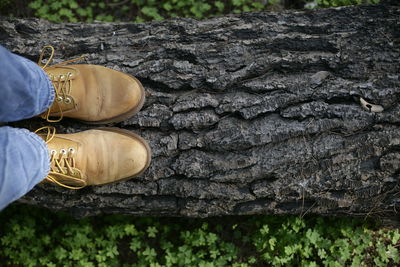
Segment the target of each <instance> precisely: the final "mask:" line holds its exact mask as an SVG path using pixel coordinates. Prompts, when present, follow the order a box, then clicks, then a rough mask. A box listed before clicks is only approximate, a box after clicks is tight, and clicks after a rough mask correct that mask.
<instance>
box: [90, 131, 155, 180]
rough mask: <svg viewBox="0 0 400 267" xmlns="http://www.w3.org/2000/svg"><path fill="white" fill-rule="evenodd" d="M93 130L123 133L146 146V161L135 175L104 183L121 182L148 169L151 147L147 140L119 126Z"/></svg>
mask: <svg viewBox="0 0 400 267" xmlns="http://www.w3.org/2000/svg"><path fill="white" fill-rule="evenodd" d="M94 130H102V131H108V132H114V133H119V134H123V135H125V136H128V137H133V138H135V139H137V140H139V142H141V143H142V144H143V145H144V146H145V147H146V151H147V162H146V165H145V166H144V167H143V169H142V170H141V171H140V172H138V173H137V174H135V175H132V176H129V177H126V178H123V179H120V180H118V181H114V182H110V183H105V184H112V183H117V182H123V181H126V180H129V179H132V178H134V177H137V176H140V175H142V174H143V173H144V172H145V171H146V170H147V169H148V167H149V166H150V163H151V148H150V146H149V144H148V143H147V141H146V140H144V139H143V138H142V137H140V136H139V135H137V134H135V133H132V132H131V131H128V130H125V129H120V128H117V127H99V128H96V129H94ZM101 185H104V184H101Z"/></svg>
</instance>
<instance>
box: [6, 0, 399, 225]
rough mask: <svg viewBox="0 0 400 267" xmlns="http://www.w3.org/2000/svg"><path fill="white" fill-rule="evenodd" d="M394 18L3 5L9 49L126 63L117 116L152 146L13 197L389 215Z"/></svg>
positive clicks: (158, 208) (85, 204)
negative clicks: (88, 13) (119, 169)
mask: <svg viewBox="0 0 400 267" xmlns="http://www.w3.org/2000/svg"><path fill="white" fill-rule="evenodd" d="M399 18H400V7H399V6H395V5H390V4H386V5H370V6H358V7H345V8H330V9H320V10H312V11H301V12H298V11H290V12H282V13H245V14H241V15H230V16H225V17H216V18H212V19H208V20H204V21H196V20H193V19H174V20H168V21H163V22H151V23H144V24H133V23H93V24H84V23H61V24H57V23H50V22H47V21H44V20H38V19H12V18H1V21H0V43H2V44H3V45H4V46H6V47H7V48H9V49H10V50H11V51H13V52H15V53H18V54H20V55H23V56H25V57H27V58H30V59H32V60H35V61H36V60H37V59H38V54H39V50H40V48H41V47H42V46H44V45H49V44H50V45H53V46H54V47H55V48H56V57H55V58H56V60H55V63H57V62H60V61H64V60H67V59H70V58H74V57H77V56H80V55H82V54H84V55H86V59H87V62H88V63H91V64H100V65H103V66H107V67H110V68H113V69H116V70H120V71H123V72H126V73H129V74H131V75H134V76H136V77H137V78H138V79H139V80H140V81H141V82H142V83H143V85H144V87H145V89H146V94H147V101H146V103H145V106H144V108H143V109H142V111H141V112H140V113H138V114H137V115H136V116H134V117H132V118H129V119H127V120H125V121H123V122H122V123H119V124H116V125H113V126H116V127H121V128H125V129H128V130H132V131H135V132H136V133H138V134H140V135H141V136H143V137H144V138H145V139H147V140H148V141H149V143H150V145H151V148H152V150H153V161H152V164H151V166H150V168H149V170H148V171H146V172H145V173H144V174H143V175H142V176H141V177H138V178H136V179H133V180H130V181H126V182H121V183H116V184H111V185H106V186H99V187H87V188H84V189H82V190H78V191H71V190H65V189H63V188H59V187H57V186H54V185H48V184H40V185H38V186H36V187H35V189H34V190H33V191H31V192H30V193H29V194H28V195H27V196H25V197H24V198H23V199H21V200H20V201H21V202H25V203H31V204H36V205H39V206H43V207H47V208H50V209H53V210H66V211H69V212H71V213H73V214H75V215H77V216H88V215H94V214H99V213H103V212H104V213H122V214H134V215H157V216H190V217H208V216H220V215H244V214H300V215H302V216H303V215H305V214H320V215H349V216H373V217H381V218H386V219H391V220H398V214H399V209H400V190H399V189H400V184H399V181H400V102H399V100H400V79H399V73H400V64H399V62H400V58H399V54H400V19H399ZM12 125H13V126H15V127H27V128H29V129H32V130H33V129H35V128H38V127H40V126H43V125H47V124H46V123H45V122H43V121H41V120H38V119H33V120H27V121H22V122H18V123H13V124H12ZM55 126H56V128H57V129H58V132H63V133H68V132H75V131H80V130H85V129H89V128H92V126H87V125H84V124H81V123H78V122H75V121H73V120H63V121H62V122H61V123H57V124H55Z"/></svg>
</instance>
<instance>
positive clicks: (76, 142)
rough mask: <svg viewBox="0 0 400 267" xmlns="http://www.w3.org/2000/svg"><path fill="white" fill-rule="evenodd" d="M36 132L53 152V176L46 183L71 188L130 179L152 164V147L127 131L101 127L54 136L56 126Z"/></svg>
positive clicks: (51, 160)
mask: <svg viewBox="0 0 400 267" xmlns="http://www.w3.org/2000/svg"><path fill="white" fill-rule="evenodd" d="M46 130H47V132H44V133H43V131H46ZM36 133H37V134H38V135H39V136H41V137H42V138H43V139H44V140H45V142H46V143H47V145H48V148H49V152H50V173H49V175H48V176H47V177H46V179H45V181H48V182H52V183H55V184H58V185H60V186H63V187H67V188H70V189H80V188H82V187H85V186H87V185H103V184H108V183H113V182H118V181H123V180H127V179H130V178H133V177H136V176H138V175H140V174H142V173H143V172H144V171H145V170H146V169H147V167H148V166H149V165H150V160H151V150H150V147H149V145H148V144H147V142H146V141H145V140H144V139H143V138H141V137H139V136H138V135H136V134H134V133H132V132H130V131H127V130H122V129H118V128H100V129H96V130H87V131H83V132H79V133H73V134H55V128H54V127H42V128H40V129H38V130H37V131H36Z"/></svg>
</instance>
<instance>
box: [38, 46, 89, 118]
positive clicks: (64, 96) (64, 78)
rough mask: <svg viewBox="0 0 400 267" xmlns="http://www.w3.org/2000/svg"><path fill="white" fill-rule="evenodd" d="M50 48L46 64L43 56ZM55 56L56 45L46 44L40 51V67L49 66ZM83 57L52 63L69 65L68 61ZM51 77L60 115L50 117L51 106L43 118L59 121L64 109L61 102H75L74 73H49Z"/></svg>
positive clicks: (82, 57) (55, 65) (44, 68)
mask: <svg viewBox="0 0 400 267" xmlns="http://www.w3.org/2000/svg"><path fill="white" fill-rule="evenodd" d="M48 49H50V57H49V59H48V60H47V61H46V63H45V64H42V60H43V57H44V55H45V53H46V51H47V50H48ZM53 57H54V47H53V46H51V45H47V46H44V47H43V48H42V52H41V53H40V57H39V61H38V65H39V67H41V68H42V69H43V70H46V68H47V67H49V64H50V63H51V62H52V61H53ZM82 59H85V56H80V57H78V58H74V59H71V60H67V61H64V62H60V63H58V64H54V65H51V67H57V66H63V65H67V64H68V63H72V62H75V61H79V60H82ZM49 78H50V80H51V81H52V83H53V86H54V89H55V103H56V106H57V110H58V113H59V114H60V115H59V117H58V118H57V119H50V117H51V107H50V108H48V109H47V111H45V113H44V114H43V115H42V118H43V119H46V120H47V121H48V122H59V121H61V120H62V118H63V109H62V106H61V103H62V102H64V103H65V104H67V105H69V104H71V103H73V102H74V100H73V98H72V96H71V88H72V73H71V72H68V73H67V74H60V75H56V76H55V75H49Z"/></svg>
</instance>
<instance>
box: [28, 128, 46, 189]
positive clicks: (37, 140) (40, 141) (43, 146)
mask: <svg viewBox="0 0 400 267" xmlns="http://www.w3.org/2000/svg"><path fill="white" fill-rule="evenodd" d="M23 133H24V134H26V135H27V136H29V137H30V138H32V140H33V142H32V143H37V144H38V146H39V150H41V152H40V153H41V154H42V153H44V155H45V156H46V161H45V162H44V163H43V166H42V168H41V170H42V171H43V172H42V173H41V175H38V177H37V179H38V180H36V181H35V184H38V183H40V182H41V181H42V180H43V179H44V178H46V176H47V175H48V174H49V172H50V153H49V149H48V146H47V144H46V142H45V141H44V140H43V139H42V138H41V137H40V136H39V135H37V134H35V133H33V132H30V131H28V130H26V131H23Z"/></svg>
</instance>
